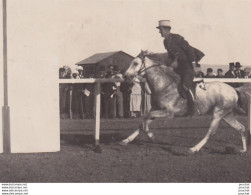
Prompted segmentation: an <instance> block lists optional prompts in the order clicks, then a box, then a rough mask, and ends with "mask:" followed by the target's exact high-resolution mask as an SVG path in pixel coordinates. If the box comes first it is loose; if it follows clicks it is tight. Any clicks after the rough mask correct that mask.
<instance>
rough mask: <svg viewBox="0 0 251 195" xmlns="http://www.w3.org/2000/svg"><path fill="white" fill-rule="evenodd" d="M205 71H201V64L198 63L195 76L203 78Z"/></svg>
mask: <svg viewBox="0 0 251 195" xmlns="http://www.w3.org/2000/svg"><path fill="white" fill-rule="evenodd" d="M203 77H204V73H203V72H202V71H201V66H200V64H196V66H195V78H203Z"/></svg>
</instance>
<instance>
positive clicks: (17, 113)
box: [0, 1, 60, 153]
mask: <svg viewBox="0 0 251 195" xmlns="http://www.w3.org/2000/svg"><path fill="white" fill-rule="evenodd" d="M7 3H8V5H7V6H8V7H7V14H8V21H7V25H8V28H7V29H8V68H9V72H8V75H9V106H10V128H11V152H12V153H29V152H55V151H59V150H60V128H59V87H58V69H57V63H58V53H57V51H58V44H57V34H56V31H53V30H52V28H51V27H50V25H53V21H51V20H50V16H51V15H47V14H46V13H45V12H44V11H45V10H46V7H44V8H43V7H42V8H39V7H38V6H36V5H35V2H34V3H32V1H30V3H26V4H25V5H24V4H22V3H21V2H19V1H8V2H7ZM51 14H53V13H51ZM54 26H55V25H54ZM1 39H2V38H1ZM1 71H2V70H1ZM1 71H0V74H1V75H2V72H1ZM1 78H2V77H1ZM1 82H2V80H1V81H0V85H1V84H2V83H1ZM0 88H1V89H2V87H1V86H0ZM0 94H1V98H2V92H0ZM0 101H1V102H0V103H1V105H2V99H0ZM0 117H1V115H0ZM0 121H1V122H0V125H1V123H2V120H0ZM1 126H2V125H1ZM0 140H1V141H0V152H1V151H2V139H1V135H0Z"/></svg>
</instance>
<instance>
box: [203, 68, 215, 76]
mask: <svg viewBox="0 0 251 195" xmlns="http://www.w3.org/2000/svg"><path fill="white" fill-rule="evenodd" d="M214 77H215V75H214V73H213V69H212V68H208V69H207V74H206V76H205V78H214Z"/></svg>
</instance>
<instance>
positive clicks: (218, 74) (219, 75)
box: [216, 68, 224, 78]
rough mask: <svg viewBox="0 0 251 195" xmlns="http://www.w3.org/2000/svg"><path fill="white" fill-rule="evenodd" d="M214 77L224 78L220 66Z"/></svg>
mask: <svg viewBox="0 0 251 195" xmlns="http://www.w3.org/2000/svg"><path fill="white" fill-rule="evenodd" d="M216 78H224V75H223V70H222V69H221V68H218V69H217V75H216Z"/></svg>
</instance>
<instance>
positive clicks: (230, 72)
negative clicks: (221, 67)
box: [225, 62, 236, 78]
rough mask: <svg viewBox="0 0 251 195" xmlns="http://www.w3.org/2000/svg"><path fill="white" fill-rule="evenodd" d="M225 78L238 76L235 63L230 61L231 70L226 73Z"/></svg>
mask: <svg viewBox="0 0 251 195" xmlns="http://www.w3.org/2000/svg"><path fill="white" fill-rule="evenodd" d="M225 78H236V74H235V66H234V63H233V62H231V63H229V70H228V71H227V72H226V74H225Z"/></svg>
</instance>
